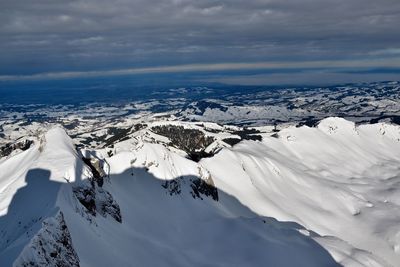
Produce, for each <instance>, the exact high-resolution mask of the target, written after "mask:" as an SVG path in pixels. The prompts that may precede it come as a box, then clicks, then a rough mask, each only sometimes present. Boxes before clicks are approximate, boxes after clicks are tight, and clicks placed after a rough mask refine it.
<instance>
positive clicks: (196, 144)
mask: <svg viewBox="0 0 400 267" xmlns="http://www.w3.org/2000/svg"><path fill="white" fill-rule="evenodd" d="M151 130H152V131H153V132H154V133H156V134H159V135H162V136H165V137H167V138H169V140H170V141H171V143H170V145H171V146H174V147H176V148H178V149H181V150H183V151H185V152H186V153H187V154H188V155H189V157H190V158H191V159H193V160H197V161H198V160H199V159H201V158H202V157H207V156H211V155H210V154H209V153H206V152H204V150H205V149H206V148H207V147H208V146H209V145H211V144H212V143H213V142H214V138H213V137H211V136H206V135H205V134H204V133H203V132H202V131H200V130H197V129H186V128H184V127H183V126H176V125H165V126H154V127H152V128H151Z"/></svg>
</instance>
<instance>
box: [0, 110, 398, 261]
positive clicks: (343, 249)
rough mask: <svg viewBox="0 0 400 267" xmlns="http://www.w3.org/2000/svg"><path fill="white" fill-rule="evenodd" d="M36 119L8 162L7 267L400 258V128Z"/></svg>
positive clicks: (4, 183) (0, 188)
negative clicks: (75, 124) (77, 124)
mask: <svg viewBox="0 0 400 267" xmlns="http://www.w3.org/2000/svg"><path fill="white" fill-rule="evenodd" d="M30 127H31V128H30V132H29V134H25V135H24V138H22V139H19V140H17V141H16V142H15V143H13V144H12V145H9V146H8V148H7V153H5V154H4V155H3V156H2V158H0V266H340V265H342V266H399V263H400V164H399V163H400V127H399V126H397V125H393V124H389V123H376V124H362V125H355V124H354V123H353V122H350V121H346V120H344V119H341V118H336V117H335V118H333V117H332V118H327V119H324V120H322V121H321V122H320V123H319V124H318V125H317V126H316V127H308V126H301V127H296V126H287V125H283V126H279V127H274V126H263V127H257V128H241V127H236V126H224V125H218V124H215V123H199V122H182V121H178V120H170V119H168V120H166V119H162V118H152V120H149V121H146V122H145V123H144V122H143V121H139V120H127V121H123V122H120V123H116V124H113V125H108V126H107V127H103V128H101V127H99V128H96V129H94V130H92V131H86V132H85V131H83V130H82V129H81V130H80V131H79V132H78V131H75V132H74V130H69V129H64V128H62V127H60V126H56V125H55V124H51V125H48V126H45V125H38V127H34V126H30ZM39 129H40V131H39ZM43 129H46V130H43ZM85 129H86V128H85ZM24 133H27V132H24ZM21 142H22V143H21ZM19 143H21V144H19ZM18 144H19V145H18Z"/></svg>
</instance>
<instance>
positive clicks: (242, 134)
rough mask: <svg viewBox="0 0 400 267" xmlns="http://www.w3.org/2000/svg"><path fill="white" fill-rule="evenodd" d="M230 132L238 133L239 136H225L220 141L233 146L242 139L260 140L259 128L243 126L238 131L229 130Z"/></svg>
mask: <svg viewBox="0 0 400 267" xmlns="http://www.w3.org/2000/svg"><path fill="white" fill-rule="evenodd" d="M230 133H231V134H235V135H238V136H239V138H225V139H223V140H222V141H224V142H225V143H227V144H228V145H231V146H234V145H236V144H237V143H239V142H240V141H242V140H253V141H261V140H262V136H261V135H258V133H260V131H259V130H256V129H252V128H243V129H241V130H239V131H231V132H230Z"/></svg>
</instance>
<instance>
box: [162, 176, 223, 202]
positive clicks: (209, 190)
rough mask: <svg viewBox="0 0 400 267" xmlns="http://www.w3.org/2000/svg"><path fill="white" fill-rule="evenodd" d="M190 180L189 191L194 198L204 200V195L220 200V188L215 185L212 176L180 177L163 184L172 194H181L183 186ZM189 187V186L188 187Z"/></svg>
mask: <svg viewBox="0 0 400 267" xmlns="http://www.w3.org/2000/svg"><path fill="white" fill-rule="evenodd" d="M187 181H189V188H188V189H189V192H190V194H191V195H192V197H193V198H199V199H201V200H203V197H204V196H205V197H211V198H212V199H213V200H215V201H218V189H217V188H216V187H215V186H214V183H213V181H212V179H211V177H210V178H208V179H207V180H203V179H200V178H196V177H190V178H189V179H185V178H178V179H174V180H169V181H165V182H164V183H163V184H162V187H164V188H165V189H166V190H167V192H168V193H169V195H170V196H173V195H179V194H181V193H182V188H185V187H184V185H185V184H186V183H187ZM186 188H187V187H186Z"/></svg>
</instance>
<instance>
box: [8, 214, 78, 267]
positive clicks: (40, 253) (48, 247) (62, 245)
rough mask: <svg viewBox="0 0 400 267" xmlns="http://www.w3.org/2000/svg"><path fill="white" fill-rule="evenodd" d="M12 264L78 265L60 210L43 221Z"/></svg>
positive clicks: (73, 266) (25, 266)
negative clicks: (41, 225)
mask: <svg viewBox="0 0 400 267" xmlns="http://www.w3.org/2000/svg"><path fill="white" fill-rule="evenodd" d="M14 266H23V267H28V266H35V267H42V266H43V267H44V266H46V267H47V266H55V267H79V258H78V255H77V253H76V252H75V249H74V247H73V245H72V240H71V234H70V232H69V230H68V227H67V225H66V223H65V220H64V215H63V213H62V212H61V211H60V212H58V214H57V215H56V216H55V217H54V218H48V219H46V220H45V221H44V222H43V227H42V229H41V230H40V231H39V233H38V234H37V235H36V236H35V237H34V238H33V239H32V241H31V243H30V244H29V245H28V246H27V247H25V248H24V250H23V251H22V253H21V254H20V255H19V257H18V258H17V260H16V261H15V263H14Z"/></svg>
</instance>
